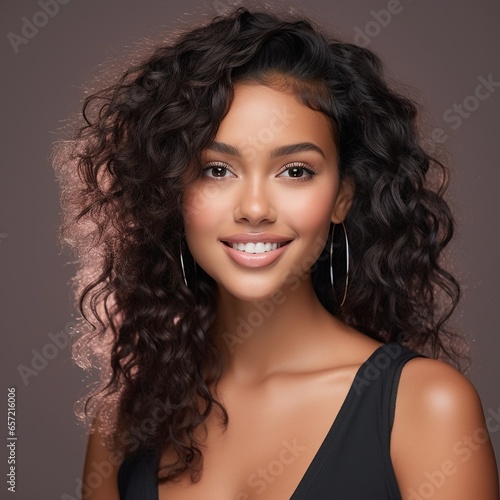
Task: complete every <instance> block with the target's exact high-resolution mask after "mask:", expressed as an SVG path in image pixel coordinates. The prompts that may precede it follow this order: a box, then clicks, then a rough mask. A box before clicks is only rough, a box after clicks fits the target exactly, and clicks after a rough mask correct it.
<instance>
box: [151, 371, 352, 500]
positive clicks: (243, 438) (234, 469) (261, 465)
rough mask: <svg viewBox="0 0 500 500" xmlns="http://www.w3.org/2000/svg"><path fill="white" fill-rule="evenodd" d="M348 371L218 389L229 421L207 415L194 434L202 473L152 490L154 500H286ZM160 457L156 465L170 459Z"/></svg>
mask: <svg viewBox="0 0 500 500" xmlns="http://www.w3.org/2000/svg"><path fill="white" fill-rule="evenodd" d="M354 375H355V370H353V369H344V370H340V371H336V372H334V373H327V374H323V375H321V376H318V375H316V376H314V377H313V376H311V377H308V378H305V379H302V380H299V381H297V380H296V381H287V382H283V383H282V384H274V385H272V386H269V387H266V389H265V390H261V391H237V390H231V389H228V390H226V391H224V390H222V391H219V395H220V396H221V402H222V403H223V404H224V407H225V408H226V410H227V412H228V415H229V423H228V427H227V429H226V430H225V431H223V430H222V427H221V425H220V419H219V418H218V415H219V414H220V412H219V410H218V409H217V410H216V411H214V412H212V414H211V415H210V416H209V418H208V420H207V421H206V427H205V428H204V429H203V428H202V427H200V428H198V429H197V432H195V437H196V438H197V439H198V440H199V442H200V444H201V447H200V449H201V451H202V453H203V457H204V458H203V472H202V476H201V479H200V480H199V481H198V482H197V483H191V481H190V478H189V476H188V475H186V477H183V478H181V480H180V481H179V482H175V483H174V482H171V481H170V482H167V483H163V484H160V485H159V488H158V498H159V500H184V499H190V500H195V499H200V500H201V499H207V498H217V499H218V500H248V499H253V498H259V499H260V500H275V499H276V498H290V497H291V496H292V495H293V493H294V491H295V490H296V489H297V487H298V485H299V484H300V483H301V480H302V478H303V477H304V475H305V474H306V472H307V471H308V469H310V468H311V467H312V466H314V463H313V461H314V459H315V457H316V455H317V452H318V450H319V449H320V448H321V446H322V444H323V442H324V441H325V439H326V437H327V435H328V434H329V433H330V432H331V431H332V427H333V424H334V422H336V421H337V416H338V415H339V412H340V410H341V408H342V406H343V403H344V401H345V399H346V396H347V394H348V392H349V389H350V387H351V384H352V381H353V379H354ZM172 458H173V457H172V456H167V455H165V456H164V457H163V458H162V462H164V461H165V460H169V461H170V460H171V459H172Z"/></svg>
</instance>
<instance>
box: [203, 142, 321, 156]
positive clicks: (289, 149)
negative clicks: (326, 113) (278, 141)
mask: <svg viewBox="0 0 500 500" xmlns="http://www.w3.org/2000/svg"><path fill="white" fill-rule="evenodd" d="M207 149H211V150H213V151H217V152H218V153H226V154H229V155H232V156H238V157H241V152H240V150H239V149H238V148H236V147H234V146H231V145H230V144H226V143H224V142H217V141H213V142H212V143H211V144H210V145H209V146H208V147H207ZM302 151H316V153H319V154H320V155H321V156H322V157H323V158H325V159H326V156H325V153H323V150H322V149H321V148H320V147H319V146H317V145H316V144H313V143H312V142H298V143H297V144H287V145H285V146H280V147H278V148H275V149H273V150H272V151H271V152H270V155H269V156H270V157H271V158H278V157H280V156H285V155H289V154H293V153H301V152H302Z"/></svg>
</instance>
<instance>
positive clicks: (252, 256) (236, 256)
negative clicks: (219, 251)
mask: <svg viewBox="0 0 500 500" xmlns="http://www.w3.org/2000/svg"><path fill="white" fill-rule="evenodd" d="M221 245H222V246H223V247H224V250H225V251H226V253H227V254H228V255H229V257H231V259H233V260H234V262H236V263H237V264H239V265H240V266H244V267H265V266H269V265H270V264H272V263H273V262H275V261H276V260H277V259H278V258H279V257H280V256H281V254H282V253H283V252H284V251H285V250H286V249H287V247H288V245H290V243H287V244H286V245H283V246H282V247H279V248H277V249H276V250H271V251H269V252H263V253H246V252H241V251H240V250H235V249H234V248H233V247H229V246H227V245H226V244H224V243H222V242H221Z"/></svg>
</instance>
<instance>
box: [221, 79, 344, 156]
mask: <svg viewBox="0 0 500 500" xmlns="http://www.w3.org/2000/svg"><path fill="white" fill-rule="evenodd" d="M215 140H216V141H220V142H226V143H231V144H233V143H238V144H239V145H240V146H241V145H245V144H254V146H255V147H257V148H261V149H267V148H270V149H273V148H275V147H276V146H279V145H282V144H288V143H292V142H293V143H296V142H310V143H313V144H314V143H316V144H318V145H319V147H320V148H321V149H322V150H323V151H325V150H326V151H328V152H329V153H330V154H331V153H333V152H336V145H335V143H334V139H333V134H332V129H331V123H330V121H329V119H328V118H327V117H326V116H325V115H324V114H323V113H321V112H319V111H316V110H313V109H311V108H309V107H308V106H306V105H305V104H302V103H301V102H300V101H299V99H298V97H297V96H296V95H295V94H294V93H292V92H290V91H284V90H279V89H276V88H273V87H270V86H267V85H261V84H253V83H239V84H236V85H235V86H234V98H233V100H232V102H231V106H230V108H229V111H228V113H227V114H226V116H225V117H224V118H223V120H222V122H221V123H220V126H219V128H218V131H217V135H216V139H215Z"/></svg>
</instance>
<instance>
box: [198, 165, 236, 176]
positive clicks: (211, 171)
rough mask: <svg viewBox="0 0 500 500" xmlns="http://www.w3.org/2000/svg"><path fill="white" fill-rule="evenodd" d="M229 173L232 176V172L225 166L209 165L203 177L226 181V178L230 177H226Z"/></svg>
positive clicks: (204, 170)
mask: <svg viewBox="0 0 500 500" xmlns="http://www.w3.org/2000/svg"><path fill="white" fill-rule="evenodd" d="M227 173H231V174H232V172H231V171H230V170H229V169H228V168H227V167H226V166H225V165H224V164H220V163H214V164H212V165H208V166H207V167H205V168H204V169H203V175H204V176H205V177H209V178H212V179H224V178H226V177H230V176H229V175H226V174H227Z"/></svg>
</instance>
